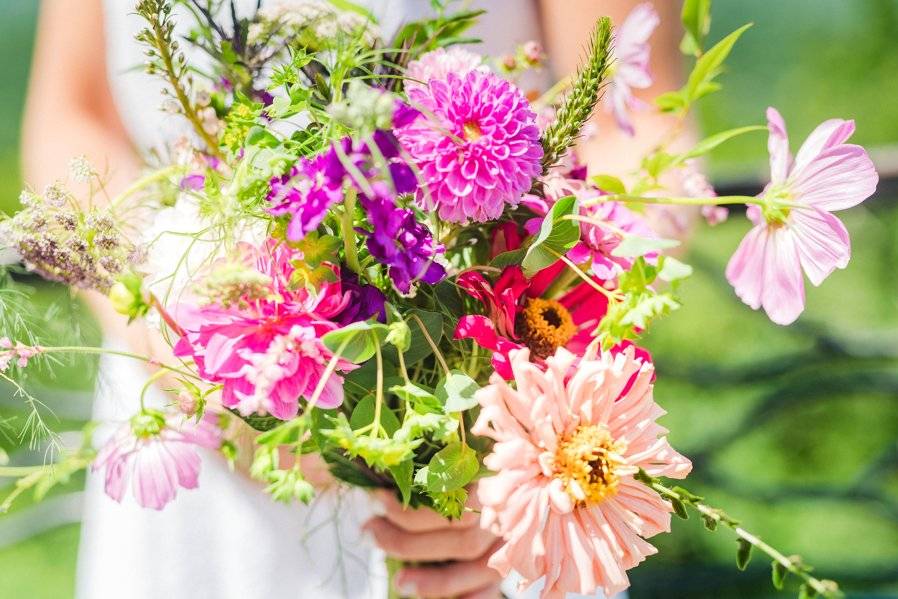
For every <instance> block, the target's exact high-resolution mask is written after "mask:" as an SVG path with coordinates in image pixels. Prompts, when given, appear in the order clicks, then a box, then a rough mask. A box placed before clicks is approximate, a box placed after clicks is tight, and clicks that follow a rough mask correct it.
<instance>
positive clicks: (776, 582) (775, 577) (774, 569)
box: [770, 560, 788, 591]
mask: <svg viewBox="0 0 898 599" xmlns="http://www.w3.org/2000/svg"><path fill="white" fill-rule="evenodd" d="M787 572H788V570H786V567H785V566H784V565H782V564H781V563H779V562H778V561H776V560H774V561H773V563H772V564H771V572H770V578H771V581H772V582H773V586H774V588H776V589H777V590H778V591H782V590H783V584H784V583H785V581H786V573H787Z"/></svg>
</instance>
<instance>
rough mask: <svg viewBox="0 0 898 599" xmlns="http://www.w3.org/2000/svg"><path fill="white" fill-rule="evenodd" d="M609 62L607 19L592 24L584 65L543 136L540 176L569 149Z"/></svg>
mask: <svg viewBox="0 0 898 599" xmlns="http://www.w3.org/2000/svg"><path fill="white" fill-rule="evenodd" d="M610 58H611V19H609V18H608V17H603V18H601V19H599V21H598V22H597V23H596V26H595V29H593V32H592V35H591V36H590V40H589V48H588V51H587V57H586V63H585V64H584V65H583V66H582V67H581V68H580V70H579V71H578V72H577V76H576V78H575V80H574V84H573V85H572V86H571V91H570V92H569V93H568V95H567V96H566V97H565V99H564V101H563V102H562V104H561V106H560V107H559V108H558V112H557V114H556V116H555V121H554V122H553V123H552V124H551V125H549V127H548V128H547V129H546V130H545V132H544V133H543V136H542V139H541V142H542V146H543V172H548V170H549V169H550V168H551V167H552V166H554V165H555V164H557V163H558V161H559V160H561V158H562V157H563V156H564V155H565V154H566V153H567V151H568V149H570V148H571V147H573V145H574V143H575V142H576V141H577V138H578V137H579V136H580V132H581V131H582V130H583V126H584V125H585V124H586V122H587V121H588V120H589V118H590V117H591V116H592V113H593V110H594V109H595V106H596V103H597V102H598V101H599V94H600V92H601V87H602V82H603V81H604V80H605V77H606V76H607V74H608V65H609V64H610Z"/></svg>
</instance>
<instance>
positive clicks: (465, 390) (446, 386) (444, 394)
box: [435, 370, 480, 414]
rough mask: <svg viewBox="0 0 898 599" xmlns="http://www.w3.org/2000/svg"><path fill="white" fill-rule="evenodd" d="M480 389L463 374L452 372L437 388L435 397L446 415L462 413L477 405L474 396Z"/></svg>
mask: <svg viewBox="0 0 898 599" xmlns="http://www.w3.org/2000/svg"><path fill="white" fill-rule="evenodd" d="M478 389H480V385H478V384H477V381H475V380H474V379H472V378H471V377H469V376H468V375H467V374H465V373H464V372H461V371H459V370H453V371H452V372H450V373H449V374H448V375H446V378H445V379H443V380H442V381H440V384H439V385H438V386H437V390H436V394H435V395H436V397H437V399H438V400H439V401H440V403H442V404H443V409H444V410H445V411H446V413H447V414H448V413H452V412H464V411H465V410H469V409H471V408H473V407H474V406H476V405H477V399H476V398H475V397H474V394H475V393H476V392H477V390H478Z"/></svg>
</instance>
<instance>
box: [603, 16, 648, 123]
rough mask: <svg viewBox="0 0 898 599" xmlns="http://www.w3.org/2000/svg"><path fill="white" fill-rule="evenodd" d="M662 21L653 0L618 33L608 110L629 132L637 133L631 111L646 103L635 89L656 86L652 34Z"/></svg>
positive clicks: (616, 32)
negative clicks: (651, 62)
mask: <svg viewBox="0 0 898 599" xmlns="http://www.w3.org/2000/svg"><path fill="white" fill-rule="evenodd" d="M660 22H661V20H660V19H659V18H658V13H657V12H655V9H654V8H653V7H652V5H651V3H649V2H644V3H642V4H639V5H638V6H636V8H634V9H633V10H632V11H631V12H630V14H629V15H627V18H626V19H624V22H623V23H622V24H621V26H620V27H618V28H617V29H616V30H615V32H614V42H613V46H612V49H613V56H614V62H613V63H612V65H611V69H612V74H611V77H610V79H609V82H608V96H607V97H608V109H609V110H610V111H611V114H612V115H613V116H614V119H615V120H616V121H617V126H618V127H620V128H621V130H623V131H624V132H626V133H627V134H628V135H633V134H634V133H635V131H634V129H633V123H632V121H630V116H629V114H628V112H629V111H630V110H631V109H633V108H636V107H638V106H640V105H642V102H640V101H639V100H638V99H637V98H636V97H635V96H634V95H633V90H634V89H646V88H648V87H650V86H651V85H652V75H651V73H649V55H650V54H651V47H650V46H649V44H648V40H649V37H650V36H651V35H652V32H653V31H654V30H655V28H656V27H657V26H658V23H660Z"/></svg>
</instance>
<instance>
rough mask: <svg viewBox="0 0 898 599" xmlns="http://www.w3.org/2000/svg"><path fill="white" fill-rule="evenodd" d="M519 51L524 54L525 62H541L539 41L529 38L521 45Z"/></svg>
mask: <svg viewBox="0 0 898 599" xmlns="http://www.w3.org/2000/svg"><path fill="white" fill-rule="evenodd" d="M521 51H522V52H523V54H524V58H526V59H527V62H529V63H530V64H539V63H540V62H542V59H543V47H542V46H541V45H540V43H539V42H537V41H534V40H530V41H529V42H526V43H525V44H524V45H523V46H522V47H521Z"/></svg>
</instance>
